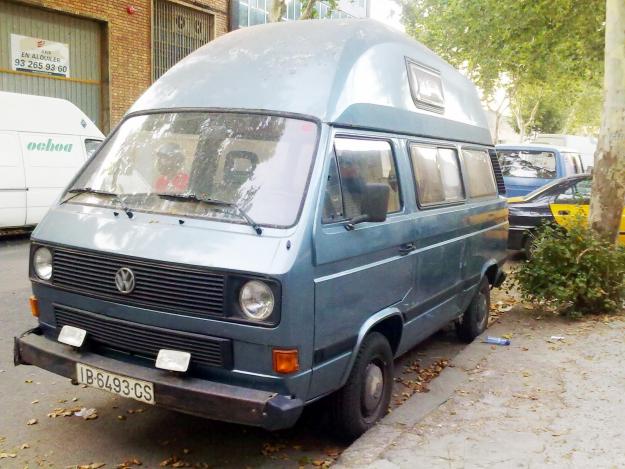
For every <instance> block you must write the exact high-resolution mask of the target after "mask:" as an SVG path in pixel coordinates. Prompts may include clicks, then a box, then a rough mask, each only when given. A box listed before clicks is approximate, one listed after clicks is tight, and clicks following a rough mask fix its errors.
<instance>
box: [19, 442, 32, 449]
mask: <svg viewBox="0 0 625 469" xmlns="http://www.w3.org/2000/svg"><path fill="white" fill-rule="evenodd" d="M28 448H30V445H29V444H28V443H24V444H22V445H21V446H20V449H28Z"/></svg>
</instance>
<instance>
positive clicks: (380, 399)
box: [330, 332, 393, 440]
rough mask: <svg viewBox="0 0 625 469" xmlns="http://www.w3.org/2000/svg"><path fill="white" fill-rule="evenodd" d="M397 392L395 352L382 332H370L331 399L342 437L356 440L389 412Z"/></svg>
mask: <svg viewBox="0 0 625 469" xmlns="http://www.w3.org/2000/svg"><path fill="white" fill-rule="evenodd" d="M392 391H393V352H392V351H391V346H390V345H389V343H388V340H386V337H384V336H383V335H382V334H380V333H379V332H372V333H371V334H369V335H367V336H366V337H365V339H364V341H363V343H362V345H361V347H360V350H359V352H358V356H357V357H356V361H355V362H354V366H353V367H352V371H351V373H350V375H349V378H348V380H347V383H346V384H345V386H344V387H343V388H341V389H340V390H338V391H337V392H336V393H335V394H334V395H333V396H332V397H331V401H330V406H331V415H332V420H333V424H334V429H335V432H336V434H337V436H338V437H340V438H341V439H344V440H354V439H356V438H358V437H359V436H360V435H362V434H363V433H364V432H366V431H367V430H368V429H369V428H371V427H372V426H373V425H374V424H375V423H376V422H377V421H378V420H379V419H380V418H382V417H383V416H384V415H385V414H386V413H387V412H388V405H389V402H390V400H391V393H392Z"/></svg>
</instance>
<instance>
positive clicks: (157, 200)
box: [65, 112, 317, 227]
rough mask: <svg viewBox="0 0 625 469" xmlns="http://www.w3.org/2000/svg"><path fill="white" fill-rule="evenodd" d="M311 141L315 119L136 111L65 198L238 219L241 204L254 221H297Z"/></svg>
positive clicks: (277, 224)
mask: <svg viewBox="0 0 625 469" xmlns="http://www.w3.org/2000/svg"><path fill="white" fill-rule="evenodd" d="M316 142H317V125H316V124H315V123H313V122H309V121H305V120H299V119H291V118H285V117H277V116H267V115H257V114H242V113H208V112H168V113H158V114H147V115H140V116H134V117H131V118H129V119H127V120H126V121H125V122H124V123H123V124H122V125H121V126H120V127H119V129H118V130H117V131H116V133H115V134H114V135H113V137H112V138H111V139H109V141H108V142H107V143H106V144H105V146H104V147H102V148H101V150H100V151H99V152H98V154H97V155H96V156H95V157H94V159H93V160H92V161H91V163H90V164H89V165H88V166H87V167H86V168H85V170H84V171H83V172H82V174H81V175H80V176H79V177H78V178H77V180H76V181H75V182H74V184H73V185H72V187H71V188H70V189H69V190H70V191H71V192H72V193H71V194H68V196H66V197H65V200H67V201H68V203H81V204H92V205H104V206H116V205H117V206H119V205H123V206H124V207H125V208H127V209H132V210H139V211H146V212H154V213H165V214H172V215H176V216H192V217H203V218H210V219H217V220H220V221H228V222H235V223H245V222H246V221H245V220H242V216H241V212H240V210H238V209H242V210H244V211H245V213H246V214H247V215H249V217H250V218H251V219H253V220H254V221H255V222H256V223H258V224H262V225H265V226H273V227H288V226H292V225H293V224H294V223H295V222H296V221H297V217H298V214H299V211H300V207H301V205H302V201H303V198H304V192H305V189H306V185H307V182H308V176H309V173H310V168H311V163H312V158H313V154H314V151H315V146H316ZM111 195H114V196H115V197H111ZM178 196H179V197H178ZM210 200H214V201H216V202H220V203H210ZM207 201H208V203H207Z"/></svg>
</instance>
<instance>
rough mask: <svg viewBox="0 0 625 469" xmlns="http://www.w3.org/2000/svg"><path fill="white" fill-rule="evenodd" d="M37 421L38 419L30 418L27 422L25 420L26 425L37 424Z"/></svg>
mask: <svg viewBox="0 0 625 469" xmlns="http://www.w3.org/2000/svg"><path fill="white" fill-rule="evenodd" d="M37 422H39V420H37V419H30V420H29V421H28V422H26V425H37Z"/></svg>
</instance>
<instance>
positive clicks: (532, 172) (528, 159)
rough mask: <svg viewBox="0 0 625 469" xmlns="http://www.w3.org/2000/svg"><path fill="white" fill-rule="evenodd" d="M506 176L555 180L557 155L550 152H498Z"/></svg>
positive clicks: (502, 170)
mask: <svg viewBox="0 0 625 469" xmlns="http://www.w3.org/2000/svg"><path fill="white" fill-rule="evenodd" d="M497 156H498V157H499V164H500V165H501V172H502V173H503V175H504V176H514V177H519V178H538V179H554V178H555V177H556V155H555V154H554V153H552V152H550V151H536V150H497Z"/></svg>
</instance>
